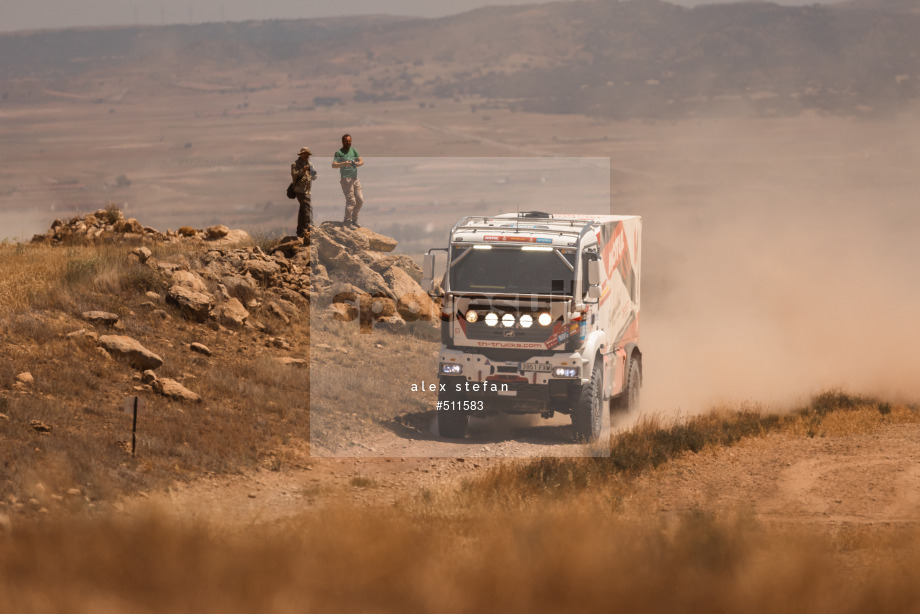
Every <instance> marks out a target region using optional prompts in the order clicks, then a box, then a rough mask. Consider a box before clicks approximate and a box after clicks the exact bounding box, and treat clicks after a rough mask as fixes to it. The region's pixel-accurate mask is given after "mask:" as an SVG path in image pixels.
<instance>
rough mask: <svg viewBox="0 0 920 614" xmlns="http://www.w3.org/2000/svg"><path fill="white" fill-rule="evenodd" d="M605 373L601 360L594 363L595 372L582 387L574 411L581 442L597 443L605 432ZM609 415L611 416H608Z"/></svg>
mask: <svg viewBox="0 0 920 614" xmlns="http://www.w3.org/2000/svg"><path fill="white" fill-rule="evenodd" d="M607 412H608V410H607V405H606V404H605V403H604V371H603V366H602V365H601V361H600V359H597V360H595V361H594V370H593V371H591V379H590V381H588V384H587V385H585V386H582V388H581V395H580V396H579V399H578V404H577V405H576V406H575V407H574V408H573V409H572V426H574V427H575V438H576V439H578V440H581V441H587V442H591V443H593V442H596V441H597V440H598V439H600V437H601V435H602V434H603V432H604V414H607ZM608 415H609V414H608Z"/></svg>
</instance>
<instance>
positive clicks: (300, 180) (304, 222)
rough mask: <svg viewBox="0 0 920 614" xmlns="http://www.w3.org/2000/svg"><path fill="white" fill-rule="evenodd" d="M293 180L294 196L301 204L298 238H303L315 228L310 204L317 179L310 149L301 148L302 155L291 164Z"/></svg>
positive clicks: (298, 218)
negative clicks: (311, 162) (311, 189)
mask: <svg viewBox="0 0 920 614" xmlns="http://www.w3.org/2000/svg"><path fill="white" fill-rule="evenodd" d="M291 179H292V180H293V182H294V194H295V195H296V196H297V202H299V203H300V210H299V211H298V212H297V236H298V237H303V236H304V235H306V233H307V231H308V230H309V229H310V228H313V206H312V204H311V202H310V188H312V187H313V180H314V179H316V170H315V169H314V168H313V165H312V164H310V148H309V147H301V148H300V154H299V155H298V157H297V159H296V160H294V163H293V164H291Z"/></svg>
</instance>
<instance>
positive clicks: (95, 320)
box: [82, 311, 118, 326]
mask: <svg viewBox="0 0 920 614" xmlns="http://www.w3.org/2000/svg"><path fill="white" fill-rule="evenodd" d="M82 317H83V319H84V320H86V321H87V322H90V323H92V324H102V325H104V326H114V325H115V324H117V323H118V315H116V314H114V313H109V312H107V311H84V312H83V314H82Z"/></svg>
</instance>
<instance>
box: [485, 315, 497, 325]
mask: <svg viewBox="0 0 920 614" xmlns="http://www.w3.org/2000/svg"><path fill="white" fill-rule="evenodd" d="M496 324H498V314H495V313H487V314H486V326H495V325H496Z"/></svg>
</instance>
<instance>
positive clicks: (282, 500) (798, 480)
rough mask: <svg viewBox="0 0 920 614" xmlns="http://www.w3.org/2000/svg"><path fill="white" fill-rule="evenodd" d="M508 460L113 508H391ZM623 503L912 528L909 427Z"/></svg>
mask: <svg viewBox="0 0 920 614" xmlns="http://www.w3.org/2000/svg"><path fill="white" fill-rule="evenodd" d="M551 428H552V427H551ZM558 428H561V427H558ZM475 437H476V434H475V432H474V434H473V437H472V438H471V439H472V442H473V443H471V442H470V440H468V442H467V443H466V444H465V445H467V446H472V447H476V446H480V447H481V444H480V443H479V442H475ZM486 445H489V444H486ZM502 445H506V446H512V445H519V446H520V445H526V444H521V443H517V444H513V443H508V442H507V441H506V442H504V443H503V444H502ZM502 445H496V446H495V448H493V449H500V448H501V447H502ZM509 462H527V460H526V459H507V458H504V459H502V458H488V457H485V458H463V457H454V458H346V459H340V458H315V457H306V456H304V457H303V462H302V463H301V464H299V465H298V466H292V467H283V468H281V470H280V471H272V470H269V469H265V470H260V471H257V472H254V473H250V474H247V475H242V476H239V477H232V478H227V477H213V478H206V479H203V480H200V481H197V482H194V483H191V484H186V485H180V486H176V487H174V488H172V489H170V490H169V492H166V493H162V494H154V495H145V496H142V497H138V498H133V499H131V500H128V501H124V502H122V503H121V504H119V506H120V509H121V510H123V511H124V512H125V513H128V514H138V513H142V512H143V511H144V510H147V509H150V507H151V506H155V507H156V508H157V509H159V510H160V511H164V512H167V513H169V514H170V515H174V516H177V517H181V518H189V519H196V520H204V521H208V522H213V523H216V524H219V525H228V526H231V527H232V526H236V527H243V526H248V525H250V524H252V523H267V522H272V521H276V520H278V519H281V518H284V517H289V516H293V515H296V514H299V513H302V512H304V511H307V510H310V509H318V508H320V507H323V506H324V505H326V504H328V503H329V502H332V501H340V500H342V499H345V500H350V501H352V502H354V503H356V504H358V505H361V506H391V505H393V504H394V503H396V502H398V501H399V500H400V499H404V498H407V497H409V498H412V497H417V496H424V493H425V491H426V490H427V491H433V490H438V489H454V488H458V487H459V485H460V484H461V483H462V482H463V480H466V479H475V478H476V477H477V476H481V475H483V474H484V473H485V472H486V471H487V470H488V469H489V468H490V467H493V466H495V465H497V464H499V463H509ZM627 506H629V507H631V508H632V509H633V510H634V511H636V512H641V513H642V514H643V515H647V514H648V513H653V514H656V515H660V516H662V517H668V516H673V515H679V514H682V513H686V512H691V511H694V510H709V511H715V512H718V511H727V512H742V513H747V514H751V515H753V516H754V517H756V518H758V519H761V520H764V521H768V522H781V523H801V524H803V525H812V524H814V525H823V526H825V527H835V526H845V525H884V526H890V525H915V524H917V523H920V424H887V425H883V426H881V427H879V428H877V429H875V430H872V431H871V432H867V433H859V434H846V435H835V436H826V437H815V438H809V437H807V436H804V435H792V434H773V435H769V436H766V437H762V438H754V439H748V440H744V441H741V442H739V443H738V444H736V445H734V446H732V447H728V448H719V449H716V450H709V451H706V450H704V451H703V452H701V453H699V454H692V453H688V454H686V455H685V456H683V457H681V458H680V459H677V460H675V461H673V462H670V463H667V464H666V465H663V466H662V467H660V468H659V469H657V470H655V471H652V472H650V473H647V474H645V475H644V476H642V477H640V478H639V479H638V480H637V481H636V484H635V488H634V495H633V496H632V497H631V498H630V500H629V501H628V502H627Z"/></svg>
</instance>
